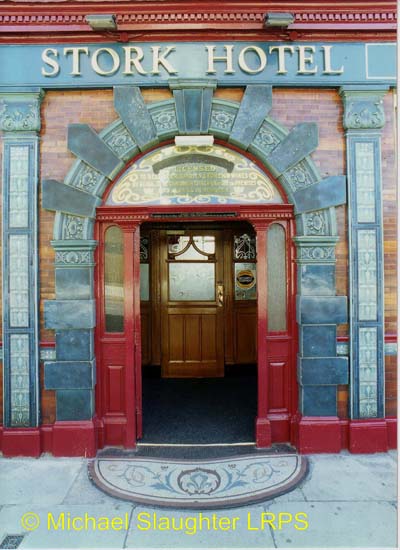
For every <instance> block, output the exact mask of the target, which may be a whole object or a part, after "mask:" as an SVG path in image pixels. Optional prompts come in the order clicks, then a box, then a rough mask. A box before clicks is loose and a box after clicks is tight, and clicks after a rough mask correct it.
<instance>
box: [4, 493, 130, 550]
mask: <svg viewBox="0 0 400 550" xmlns="http://www.w3.org/2000/svg"><path fill="white" fill-rule="evenodd" d="M131 511H132V506H131V505H129V504H125V503H119V504H117V505H114V506H110V505H108V504H107V505H104V504H102V505H91V506H90V507H88V506H78V505H75V506H71V505H62V506H59V505H58V506H48V507H43V506H41V507H39V506H31V507H29V506H6V507H4V508H3V509H2V510H1V512H0V537H1V538H0V540H2V539H3V537H4V536H5V535H6V534H23V533H25V535H26V536H25V538H24V540H23V541H22V543H21V545H20V546H19V549H23V548H29V549H34V548H39V549H41V550H43V549H46V548H51V549H55V548H57V549H61V548H74V549H77V550H81V549H83V548H96V549H97V548H123V547H124V541H125V538H126V535H127V531H128V530H127V529H126V528H124V523H123V522H124V521H125V514H128V516H127V517H128V524H129V518H130V515H131ZM49 512H50V513H51V514H52V517H53V521H54V522H55V525H59V527H58V529H56V528H55V527H54V525H53V523H52V522H51V521H50V528H49V523H48V521H49V520H48V514H49ZM26 514H36V519H37V518H39V520H40V525H39V527H38V528H36V529H34V530H32V531H27V530H25V529H23V528H22V526H21V518H23V517H24V516H25V515H26ZM60 514H64V529H63V528H62V523H61V522H60V523H59V524H58V521H59V520H60V517H61V516H60ZM85 514H88V515H89V516H90V517H92V518H95V521H96V527H98V526H99V525H101V526H102V527H104V526H105V525H106V524H105V523H104V521H103V523H102V524H100V518H102V517H105V518H109V519H110V520H111V519H113V518H116V517H121V518H122V523H121V527H122V528H121V529H120V530H115V529H106V530H102V529H100V528H96V529H93V528H92V526H93V525H94V522H92V521H91V520H90V519H88V520H87V525H88V526H89V528H88V529H82V530H79V528H80V527H81V525H84V523H83V522H82V521H76V522H75V527H76V528H75V529H74V528H71V529H69V528H68V518H69V519H70V520H72V519H73V518H84V517H85ZM25 517H26V516H25ZM30 518H31V519H30V521H31V522H32V521H36V520H35V519H32V515H31V516H30ZM31 525H32V523H31ZM115 525H116V526H118V525H117V524H115Z"/></svg>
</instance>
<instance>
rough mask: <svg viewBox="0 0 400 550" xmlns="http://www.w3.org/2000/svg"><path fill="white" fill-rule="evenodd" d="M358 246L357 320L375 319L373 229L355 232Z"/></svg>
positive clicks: (374, 247)
mask: <svg viewBox="0 0 400 550" xmlns="http://www.w3.org/2000/svg"><path fill="white" fill-rule="evenodd" d="M357 240H358V243H357V246H358V318H359V320H360V321H376V319H377V273H376V234H375V230H374V229H370V230H366V229H365V230H361V229H360V230H359V231H358V232H357Z"/></svg>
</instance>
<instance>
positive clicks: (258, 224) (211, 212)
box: [96, 204, 297, 448]
mask: <svg viewBox="0 0 400 550" xmlns="http://www.w3.org/2000/svg"><path fill="white" fill-rule="evenodd" d="M224 220H225V221H228V222H233V221H246V222H249V223H250V224H251V225H252V226H253V228H254V230H255V233H256V237H257V255H258V261H257V323H258V345H257V388H258V389H257V394H258V400H257V419H256V430H255V434H256V444H257V447H269V446H270V445H271V443H272V441H273V439H274V440H278V441H279V440H280V435H279V432H280V430H283V432H282V433H287V432H288V428H287V427H286V428H281V425H283V424H282V422H284V423H285V424H286V425H289V424H290V422H291V418H288V417H287V416H289V417H290V416H291V417H293V416H294V415H295V413H296V411H297V391H296V389H297V380H296V366H295V360H294V358H295V357H296V350H297V334H296V330H295V328H296V320H295V296H296V266H295V261H294V258H295V250H294V243H293V241H292V237H293V236H294V235H295V226H294V210H293V205H289V204H283V205H282V204H279V205H270V204H258V205H191V206H181V205H168V206H148V207H143V206H141V207H138V206H137V207H109V206H102V207H99V208H98V209H97V217H96V221H97V222H108V223H110V224H111V223H112V224H115V225H117V226H119V227H120V228H121V229H122V231H123V233H124V261H125V274H126V280H125V327H126V328H125V334H126V363H125V368H126V376H125V392H124V393H125V403H126V409H125V411H126V418H125V421H124V422H125V429H124V446H125V447H127V448H134V447H135V446H136V441H137V439H138V438H140V437H141V435H142V416H141V415H142V395H141V391H142V387H141V377H142V372H141V322H140V293H139V292H140V287H139V283H140V225H141V224H142V223H144V222H153V223H154V222H163V223H166V222H196V221H198V222H213V221H218V222H221V221H224ZM279 220H286V222H287V223H288V226H289V231H288V235H287V243H286V249H287V252H288V262H287V265H288V270H289V271H288V277H287V278H288V282H289V283H288V288H287V296H288V331H287V332H288V334H289V340H290V348H291V349H290V358H291V359H290V368H291V373H290V379H291V380H290V384H291V386H293V387H291V388H290V389H291V391H290V414H289V415H286V416H285V415H281V416H282V418H280V415H279V413H278V414H275V415H272V416H273V418H270V417H269V416H271V415H268V410H269V409H268V401H269V395H268V390H269V386H268V358H267V326H268V320H267V288H266V281H267V265H266V246H267V229H268V226H269V225H271V223H273V222H278V221H279ZM98 225H99V223H96V226H98ZM97 234H98V229H96V235H97ZM97 282H98V270H97V276H96V284H97ZM97 286H98V285H97ZM97 296H98V297H99V292H97ZM128 297H130V298H128ZM98 309H99V308H98ZM278 336H279V335H278ZM98 346H100V342H99V338H98V335H97V336H96V354H97V350H98V349H99V347H98ZM132 350H133V353H132ZM100 378H101V377H99V378H98V379H100ZM102 391H104V388H103V389H102V388H101V383H100V388H99V392H98V393H99V396H98V398H97V399H96V412H97V416H98V417H99V418H100V419H101V418H102V411H103V407H102V398H101V392H102ZM284 416H285V418H283V417H284Z"/></svg>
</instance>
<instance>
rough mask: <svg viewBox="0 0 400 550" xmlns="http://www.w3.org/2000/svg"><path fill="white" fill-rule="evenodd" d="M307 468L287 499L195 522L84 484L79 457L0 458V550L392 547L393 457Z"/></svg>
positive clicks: (190, 514) (342, 459)
mask: <svg viewBox="0 0 400 550" xmlns="http://www.w3.org/2000/svg"><path fill="white" fill-rule="evenodd" d="M309 461H310V469H309V472H308V475H307V477H306V479H305V480H304V481H303V482H302V483H301V485H300V486H298V487H297V488H296V489H295V490H294V491H292V492H291V493H287V494H286V495H282V496H280V497H277V498H275V499H274V500H270V501H266V502H263V503H261V504H257V505H252V506H245V507H241V508H231V509H229V510H205V511H203V512H202V518H203V519H201V518H200V517H199V512H194V511H173V510H164V509H161V508H150V507H144V506H139V505H137V506H135V505H134V504H132V503H130V502H124V501H121V500H117V499H115V498H112V497H109V496H108V495H106V494H104V493H102V492H101V491H99V490H98V489H97V488H95V487H94V486H93V485H92V484H91V482H90V481H89V479H88V477H87V473H86V468H87V460H85V459H60V458H52V457H47V456H43V457H41V458H40V459H38V460H35V459H19V458H14V459H5V458H2V459H0V487H1V490H0V548H7V546H2V545H1V542H2V541H3V540H4V537H5V536H6V535H21V536H22V535H24V537H23V540H22V541H21V542H20V544H19V546H18V548H21V549H22V548H26V549H33V548H38V549H42V550H44V549H50V548H57V549H60V548H68V549H72V548H73V549H77V550H80V549H82V550H83V549H86V548H96V549H100V548H106V549H122V548H132V549H140V548H146V549H150V548H158V549H160V548H171V549H172V548H208V549H211V548H219V549H222V548H265V549H269V548H292V549H293V548H309V549H313V548H397V454H396V453H395V452H394V451H390V452H389V453H386V454H374V455H351V454H349V453H346V452H343V453H341V454H339V455H311V456H309ZM213 515H215V518H216V520H217V524H218V525H216V524H214V527H213V522H212V517H213ZM207 518H208V519H207ZM221 518H227V519H226V520H222V519H221ZM228 518H229V519H230V520H231V521H229V520H228ZM234 518H238V519H237V520H236V521H233V519H234ZM218 522H219V523H218ZM221 526H222V527H221ZM224 526H225V527H224ZM215 527H217V528H215ZM14 547H15V546H14Z"/></svg>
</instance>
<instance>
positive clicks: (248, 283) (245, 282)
mask: <svg viewBox="0 0 400 550" xmlns="http://www.w3.org/2000/svg"><path fill="white" fill-rule="evenodd" d="M236 283H237V285H238V287H239V288H243V289H244V290H248V289H249V288H252V287H253V286H254V285H255V283H256V276H255V273H254V271H252V270H251V269H242V270H241V271H238V273H236Z"/></svg>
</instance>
